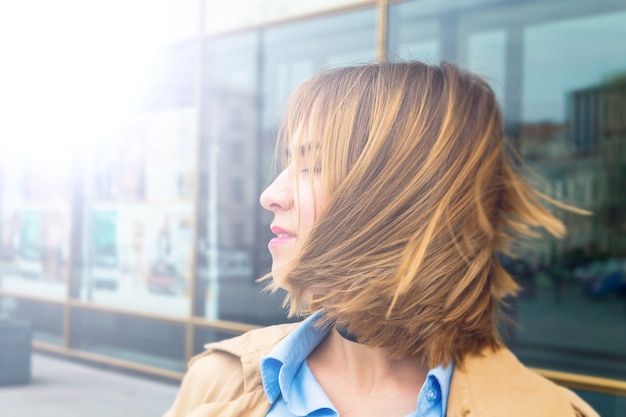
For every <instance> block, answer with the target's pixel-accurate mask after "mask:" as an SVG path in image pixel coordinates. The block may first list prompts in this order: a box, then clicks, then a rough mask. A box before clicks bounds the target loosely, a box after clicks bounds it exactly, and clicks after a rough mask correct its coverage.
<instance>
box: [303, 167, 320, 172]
mask: <svg viewBox="0 0 626 417" xmlns="http://www.w3.org/2000/svg"><path fill="white" fill-rule="evenodd" d="M310 171H311V170H310V169H309V168H302V169H301V170H300V172H301V173H302V174H308V173H309V172H310ZM320 172H322V168H320V167H315V168H313V173H314V174H319V173H320Z"/></svg>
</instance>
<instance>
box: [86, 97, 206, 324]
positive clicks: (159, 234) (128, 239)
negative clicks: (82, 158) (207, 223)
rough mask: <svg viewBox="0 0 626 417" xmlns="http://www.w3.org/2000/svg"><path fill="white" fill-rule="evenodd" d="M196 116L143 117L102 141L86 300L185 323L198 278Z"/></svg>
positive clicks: (92, 188) (93, 179)
mask: <svg viewBox="0 0 626 417" xmlns="http://www.w3.org/2000/svg"><path fill="white" fill-rule="evenodd" d="M195 132H196V114H195V109H194V108H182V109H174V110H165V111H157V112H148V113H141V114H136V115H134V116H133V117H132V118H129V119H128V120H126V122H125V123H123V124H122V125H121V126H119V128H118V129H116V130H115V131H114V132H112V133H111V135H110V136H109V137H107V138H106V140H103V141H101V143H100V145H99V148H98V150H97V152H96V153H95V155H94V157H93V164H92V166H91V167H90V168H89V172H90V175H89V178H90V182H89V184H87V196H86V198H85V204H84V221H83V228H84V230H83V245H82V246H83V250H84V259H86V265H87V267H86V268H85V271H84V274H83V280H82V285H81V289H80V298H81V299H83V300H86V301H90V302H94V303H98V304H103V305H107V306H111V307H117V308H122V309H131V310H138V311H142V312H149V313H158V314H166V315H174V316H185V315H188V314H189V312H190V306H189V299H190V298H189V291H190V288H191V280H192V274H193V268H192V258H193V257H192V249H193V241H194V217H193V216H194V208H193V190H194V187H195V185H194V178H195V173H194V169H195V164H194V154H195V151H194V150H195V146H196V133H195Z"/></svg>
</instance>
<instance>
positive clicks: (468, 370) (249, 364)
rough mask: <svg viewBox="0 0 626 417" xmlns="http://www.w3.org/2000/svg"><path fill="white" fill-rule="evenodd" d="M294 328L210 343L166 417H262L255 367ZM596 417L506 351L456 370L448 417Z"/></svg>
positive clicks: (262, 397) (470, 360)
mask: <svg viewBox="0 0 626 417" xmlns="http://www.w3.org/2000/svg"><path fill="white" fill-rule="evenodd" d="M295 326H297V324H285V325H279V326H271V327H266V328H262V329H258V330H253V331H251V332H248V333H246V334H243V335H241V336H239V337H236V338H233V339H228V340H224V341H222V342H218V343H212V344H209V345H207V346H206V348H207V349H206V351H205V352H203V353H201V354H200V355H198V356H196V357H194V358H193V359H192V360H191V362H190V369H189V371H188V372H187V374H186V375H185V378H184V379H183V382H182V385H181V388H180V392H179V393H178V396H177V398H176V400H175V402H174V404H173V405H172V408H171V409H170V410H169V411H168V412H167V413H166V414H165V416H164V417H218V416H219V417H222V416H237V417H241V416H246V417H265V415H266V414H267V412H268V411H269V406H270V404H269V403H268V401H267V398H266V396H265V391H264V390H263V384H262V382H261V375H260V370H259V364H260V361H261V358H262V357H264V356H265V355H267V354H268V353H269V352H270V350H271V349H272V348H273V347H274V345H275V344H276V343H277V342H278V341H280V340H281V339H282V338H283V337H285V336H286V335H287V333H289V331H291V330H292V329H293V328H294V327H295ZM461 416H463V417H576V416H579V417H583V416H584V417H597V416H598V414H597V413H596V412H595V411H594V410H593V409H592V408H591V407H590V406H589V405H587V404H586V403H585V402H584V401H583V400H581V399H580V398H579V397H578V396H577V395H576V394H574V393H573V392H571V391H569V390H567V389H565V388H562V387H559V386H557V385H555V384H554V383H552V382H550V381H548V380H547V379H545V378H543V377H541V376H539V375H538V374H536V373H534V372H533V371H531V370H529V369H528V368H526V367H524V365H522V364H521V363H520V362H519V361H518V360H517V358H516V357H515V356H514V355H513V354H512V353H511V352H510V351H509V350H508V349H500V350H499V351H497V352H495V353H494V352H491V351H490V350H489V351H486V352H485V353H484V354H483V355H480V356H478V355H477V356H472V357H468V358H467V359H466V361H465V367H464V369H462V370H461V369H459V368H455V370H454V372H453V374H452V381H451V385H450V393H449V397H448V411H447V417H461Z"/></svg>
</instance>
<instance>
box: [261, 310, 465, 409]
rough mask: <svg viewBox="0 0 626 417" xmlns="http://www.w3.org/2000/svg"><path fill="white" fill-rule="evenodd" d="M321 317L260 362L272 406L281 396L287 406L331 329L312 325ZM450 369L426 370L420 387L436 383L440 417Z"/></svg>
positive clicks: (308, 322)
mask: <svg viewBox="0 0 626 417" xmlns="http://www.w3.org/2000/svg"><path fill="white" fill-rule="evenodd" d="M321 314H322V313H321V312H319V311H318V312H316V313H314V314H313V315H311V316H310V317H308V318H307V319H306V320H304V321H303V322H302V323H301V324H300V325H299V326H298V327H296V328H295V329H294V330H293V331H292V332H291V333H289V334H288V335H287V336H286V337H285V338H284V339H283V340H281V341H280V342H279V343H278V344H277V345H276V346H275V347H274V348H273V349H272V351H271V352H270V353H269V354H268V355H267V356H265V357H264V358H263V359H262V360H261V380H262V382H263V388H264V390H265V395H266V396H267V399H268V401H269V402H270V404H274V402H275V401H276V399H277V398H278V397H279V395H281V394H282V395H283V398H284V399H285V401H287V403H289V395H290V393H291V392H296V391H297V390H292V384H293V382H294V381H295V376H296V374H297V373H298V371H299V370H300V368H301V367H302V364H303V363H304V362H305V361H306V358H307V357H308V356H309V354H310V353H311V352H313V350H314V349H315V348H316V347H317V346H318V345H319V344H320V343H321V342H322V340H324V338H325V337H326V335H327V334H328V332H329V331H330V329H331V327H330V326H328V327H325V328H319V327H318V326H315V321H316V320H317V319H318V318H319V317H320V316H321ZM453 369H454V366H453V364H449V365H448V366H446V367H443V366H441V365H440V366H437V367H435V368H433V369H431V370H429V371H428V375H427V377H426V381H425V383H424V385H423V386H422V390H423V389H424V388H426V386H427V385H428V382H429V380H431V379H435V380H436V381H437V385H438V387H437V388H438V391H439V392H438V394H439V395H441V407H442V413H441V415H443V416H445V415H446V408H447V402H448V401H447V400H448V395H449V392H450V382H451V379H452V372H453ZM304 372H305V374H304V375H308V374H310V370H308V368H307V369H305V370H304ZM421 396H422V393H421V392H420V395H419V396H418V399H419V397H421Z"/></svg>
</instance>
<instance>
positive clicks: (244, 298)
mask: <svg viewBox="0 0 626 417" xmlns="http://www.w3.org/2000/svg"><path fill="white" fill-rule="evenodd" d="M374 22H375V13H374V10H373V9H369V10H364V11H358V12H353V13H344V14H340V15H337V16H332V17H327V18H321V19H315V20H310V21H304V22H298V23H297V24H288V25H281V26H276V27H272V28H269V29H267V30H260V31H255V32H248V33H242V34H237V35H232V36H228V37H215V38H209V39H208V40H207V48H206V56H205V62H206V74H207V75H206V81H205V96H204V109H203V111H202V114H203V122H202V126H203V127H202V129H203V132H202V137H203V138H207V140H206V142H203V144H202V145H201V146H202V147H203V149H201V150H200V154H201V155H202V161H204V163H203V164H202V165H203V167H204V168H203V172H202V177H201V179H200V190H201V194H200V210H201V211H200V214H199V219H198V221H199V222H200V223H199V241H198V249H199V253H198V282H197V288H198V291H197V298H196V303H195V305H196V314H197V315H200V316H204V317H207V318H211V319H215V318H219V319H223V320H233V321H241V322H245V323H251V324H259V325H264V324H272V323H277V322H284V321H286V320H287V319H286V315H285V311H284V310H283V308H282V307H281V301H282V296H283V294H277V295H275V296H269V295H268V294H266V293H263V292H262V289H263V285H262V284H259V283H257V282H256V279H257V278H259V277H260V276H262V275H263V274H265V273H267V272H268V270H269V265H270V262H271V259H270V256H269V252H268V250H267V247H266V244H267V242H268V241H269V239H270V235H271V233H270V230H269V223H270V221H271V218H270V214H269V213H263V212H262V209H261V208H260V207H259V203H258V198H259V195H260V193H261V191H262V190H263V189H264V188H265V187H266V186H267V184H269V182H270V179H271V177H272V174H273V173H272V160H273V157H274V144H275V139H276V130H277V125H278V121H279V117H280V112H281V109H282V107H283V106H284V105H285V102H286V100H287V98H288V96H289V95H290V93H291V91H292V90H293V89H294V88H295V87H296V86H297V85H298V84H299V83H300V82H301V81H302V80H303V79H305V78H306V77H308V76H310V75H312V74H313V73H314V72H315V71H318V70H321V69H324V68H329V67H332V66H335V65H340V64H347V63H355V62H363V61H365V60H372V59H373V58H374V57H375V53H374V45H375V42H374V35H375V30H374V28H375V25H374Z"/></svg>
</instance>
